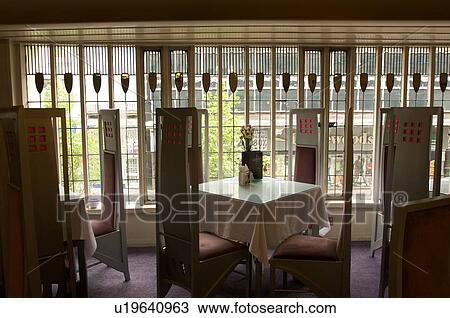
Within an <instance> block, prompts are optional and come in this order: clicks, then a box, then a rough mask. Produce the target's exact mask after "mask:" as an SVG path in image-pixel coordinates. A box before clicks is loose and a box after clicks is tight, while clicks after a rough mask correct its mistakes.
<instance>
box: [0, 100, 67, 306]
mask: <svg viewBox="0 0 450 318" xmlns="http://www.w3.org/2000/svg"><path fill="white" fill-rule="evenodd" d="M0 126H1V127H0V131H1V133H0V136H1V138H0V139H1V142H0V144H1V147H2V149H4V150H5V151H1V152H0V154H1V155H0V160H1V162H2V164H1V168H2V173H1V177H2V189H1V190H3V191H2V193H3V197H4V198H5V201H4V203H3V204H2V209H0V217H1V222H0V224H1V227H2V230H1V233H2V240H1V241H2V246H1V247H2V251H3V253H2V256H3V268H4V277H5V294H6V296H9V297H23V296H26V297H29V296H41V295H43V296H53V285H57V287H58V288H57V296H69V295H70V296H72V297H75V296H76V285H75V284H76V282H75V265H74V250H73V242H72V234H71V225H70V218H69V217H67V216H66V215H65V213H64V209H61V207H62V204H61V203H60V200H59V196H58V194H59V183H60V181H62V180H66V181H67V180H68V170H67V167H68V164H67V143H66V126H65V112H64V110H63V109H24V108H23V107H15V108H11V109H3V110H0ZM56 131H60V132H61V138H57V137H56V136H55V135H54V133H55V132H56ZM56 141H60V142H61V143H60V146H61V147H60V148H59V147H58V145H57V144H56ZM58 148H59V149H58ZM57 151H60V152H61V155H62V160H63V164H62V176H58V166H59V165H58V157H57ZM5 154H6V156H5ZM4 168H6V169H4ZM5 181H6V182H5ZM64 192H65V193H64V195H65V197H64V200H68V198H69V188H68V182H64ZM61 221H65V222H61ZM64 225H66V227H65V230H66V240H65V239H64V234H63V230H64V229H63V226H64ZM65 241H66V242H65ZM66 263H67V264H68V266H69V271H68V272H69V275H68V274H67V270H66V269H67V268H66Z"/></svg>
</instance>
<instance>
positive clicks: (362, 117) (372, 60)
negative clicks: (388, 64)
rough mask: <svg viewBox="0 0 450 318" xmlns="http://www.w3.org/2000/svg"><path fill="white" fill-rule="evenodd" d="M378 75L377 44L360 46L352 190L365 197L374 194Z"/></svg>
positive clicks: (357, 63) (368, 198) (356, 89)
mask: <svg viewBox="0 0 450 318" xmlns="http://www.w3.org/2000/svg"><path fill="white" fill-rule="evenodd" d="M375 75H376V50H375V48H373V47H360V48H357V49H356V72H355V79H354V84H355V87H354V105H353V108H354V109H353V111H354V113H353V157H354V158H353V162H354V168H353V192H354V193H355V194H356V195H357V198H358V199H360V200H362V201H366V200H370V199H371V197H372V185H373V183H372V171H373V159H374V156H373V150H374V143H373V135H374V109H375V78H376V76H375Z"/></svg>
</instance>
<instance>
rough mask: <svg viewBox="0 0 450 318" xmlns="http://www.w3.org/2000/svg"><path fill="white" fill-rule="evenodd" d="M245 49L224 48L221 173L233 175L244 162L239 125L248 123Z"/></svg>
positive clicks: (227, 175) (228, 175) (226, 175)
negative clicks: (242, 161) (242, 160)
mask: <svg viewBox="0 0 450 318" xmlns="http://www.w3.org/2000/svg"><path fill="white" fill-rule="evenodd" d="M244 65H245V51H244V48H243V47H222V73H221V76H222V114H221V117H222V118H221V120H222V142H221V146H222V154H223V156H222V176H223V177H233V176H235V175H236V173H237V171H238V166H239V165H240V163H241V151H242V147H241V144H240V140H239V137H240V128H241V126H242V125H244V124H245V121H246V118H245V109H246V106H245V104H246V103H245V102H246V101H245V96H246V94H245V91H246V89H245V88H246V86H245V85H246V84H245V67H244Z"/></svg>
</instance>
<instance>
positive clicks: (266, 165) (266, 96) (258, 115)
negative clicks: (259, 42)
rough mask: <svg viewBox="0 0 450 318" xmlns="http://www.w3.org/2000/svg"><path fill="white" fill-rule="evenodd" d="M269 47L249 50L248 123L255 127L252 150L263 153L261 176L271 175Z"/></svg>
mask: <svg viewBox="0 0 450 318" xmlns="http://www.w3.org/2000/svg"><path fill="white" fill-rule="evenodd" d="M271 51H272V50H271V48H270V47H250V48H249V75H248V86H249V98H248V105H249V106H248V107H249V110H248V113H249V123H250V125H252V126H253V127H255V129H256V130H255V137H256V138H255V140H254V143H253V148H252V149H253V150H259V151H262V153H263V175H264V176H270V175H271V174H272V173H271V162H270V159H271V149H272V135H271V132H272V130H271V126H272V123H271V119H272V117H271V109H272V76H271V74H272V54H271Z"/></svg>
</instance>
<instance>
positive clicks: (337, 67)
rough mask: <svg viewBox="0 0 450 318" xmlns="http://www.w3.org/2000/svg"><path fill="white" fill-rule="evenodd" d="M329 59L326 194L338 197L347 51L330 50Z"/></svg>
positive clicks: (340, 184)
mask: <svg viewBox="0 0 450 318" xmlns="http://www.w3.org/2000/svg"><path fill="white" fill-rule="evenodd" d="M329 60H330V69H329V79H328V85H329V88H328V90H329V92H330V93H329V94H330V101H329V104H328V105H329V106H328V118H329V123H330V125H329V128H328V137H329V138H328V194H329V195H330V197H332V198H340V197H341V196H342V195H343V188H344V131H345V110H346V102H347V96H346V90H347V51H341V50H338V51H331V52H330V56H329Z"/></svg>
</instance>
